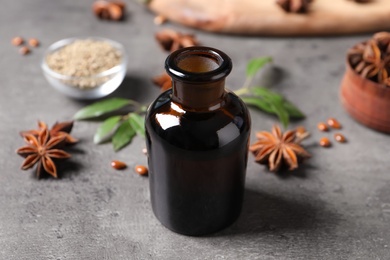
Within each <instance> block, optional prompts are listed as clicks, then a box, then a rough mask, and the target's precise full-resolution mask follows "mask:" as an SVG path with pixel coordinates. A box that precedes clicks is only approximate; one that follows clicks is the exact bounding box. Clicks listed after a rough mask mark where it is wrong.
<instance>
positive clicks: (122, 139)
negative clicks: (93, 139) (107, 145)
mask: <svg viewBox="0 0 390 260" xmlns="http://www.w3.org/2000/svg"><path fill="white" fill-rule="evenodd" d="M135 134H136V132H135V130H134V129H133V127H132V126H131V124H130V120H126V121H124V122H122V124H121V125H120V126H119V127H118V129H117V130H116V132H115V134H114V136H113V137H112V144H113V146H114V150H115V151H118V150H120V149H122V148H123V147H125V146H126V145H127V144H129V143H130V142H131V140H132V139H133V137H134V136H135Z"/></svg>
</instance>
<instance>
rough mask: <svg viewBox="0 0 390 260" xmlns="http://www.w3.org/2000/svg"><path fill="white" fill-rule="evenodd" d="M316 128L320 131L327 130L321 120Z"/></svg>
mask: <svg viewBox="0 0 390 260" xmlns="http://www.w3.org/2000/svg"><path fill="white" fill-rule="evenodd" d="M317 128H318V130H320V131H322V132H326V131H328V130H329V128H328V126H327V125H326V124H325V123H323V122H320V123H318V125H317Z"/></svg>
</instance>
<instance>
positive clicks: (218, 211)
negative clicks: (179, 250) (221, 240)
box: [145, 47, 250, 236]
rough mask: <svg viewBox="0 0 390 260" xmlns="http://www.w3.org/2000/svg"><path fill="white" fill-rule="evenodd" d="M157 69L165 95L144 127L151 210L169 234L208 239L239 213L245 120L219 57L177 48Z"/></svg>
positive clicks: (228, 65)
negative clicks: (168, 80)
mask: <svg viewBox="0 0 390 260" xmlns="http://www.w3.org/2000/svg"><path fill="white" fill-rule="evenodd" d="M165 68H166V70H167V72H168V74H169V75H170V76H171V77H172V89H170V90H168V91H166V92H164V93H162V94H161V95H160V96H159V97H157V99H156V100H155V101H154V102H153V103H152V104H151V106H150V107H149V109H148V112H147V115H146V120H145V124H146V125H145V126H146V137H147V138H146V140H147V149H148V163H149V170H150V172H149V182H150V193H151V202H152V209H153V212H154V214H155V216H156V217H157V219H159V221H160V222H161V223H162V224H163V225H164V226H166V227H167V228H169V229H171V230H173V231H175V232H177V233H181V234H185V235H193V236H197V235H205V234H209V233H213V232H216V231H218V230H221V229H223V228H225V227H227V226H229V225H230V224H232V223H233V222H234V221H235V220H236V219H237V217H238V216H239V214H240V211H241V206H242V200H243V193H244V184H245V172H246V164H247V154H248V140H249V134H250V117H249V113H248V110H247V108H246V106H245V104H244V103H243V102H242V101H241V100H240V98H239V97H237V96H236V95H235V94H234V93H232V92H230V91H227V90H225V78H226V76H227V75H228V74H229V73H230V72H231V70H232V62H231V59H230V58H229V57H228V56H227V55H226V54H225V53H223V52H222V51H220V50H217V49H213V48H209V47H189V48H184V49H180V50H178V51H176V52H173V53H172V54H171V55H169V56H168V58H167V59H166V62H165Z"/></svg>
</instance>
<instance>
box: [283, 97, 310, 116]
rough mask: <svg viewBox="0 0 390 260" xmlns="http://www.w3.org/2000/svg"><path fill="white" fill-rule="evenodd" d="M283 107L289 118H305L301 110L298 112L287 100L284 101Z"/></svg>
mask: <svg viewBox="0 0 390 260" xmlns="http://www.w3.org/2000/svg"><path fill="white" fill-rule="evenodd" d="M283 107H284V109H285V110H286V111H287V113H288V114H289V115H290V117H293V118H297V119H299V118H305V115H304V114H303V113H302V111H301V110H299V109H298V108H297V107H296V106H295V105H294V104H293V103H291V102H290V101H288V100H284V102H283Z"/></svg>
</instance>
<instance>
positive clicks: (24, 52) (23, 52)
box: [19, 46, 30, 55]
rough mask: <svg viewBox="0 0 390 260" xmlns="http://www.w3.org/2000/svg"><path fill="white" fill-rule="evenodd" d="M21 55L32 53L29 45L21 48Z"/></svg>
mask: <svg viewBox="0 0 390 260" xmlns="http://www.w3.org/2000/svg"><path fill="white" fill-rule="evenodd" d="M19 53H20V54H21V55H27V54H29V53H30V49H29V48H28V47H27V46H23V47H21V48H20V49H19Z"/></svg>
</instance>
